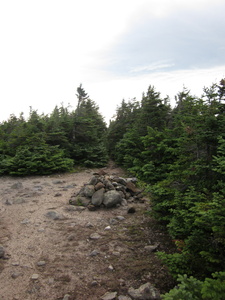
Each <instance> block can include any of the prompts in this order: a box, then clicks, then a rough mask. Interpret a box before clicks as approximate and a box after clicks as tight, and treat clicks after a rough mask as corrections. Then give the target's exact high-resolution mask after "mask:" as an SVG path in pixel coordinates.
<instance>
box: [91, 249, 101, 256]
mask: <svg viewBox="0 0 225 300" xmlns="http://www.w3.org/2000/svg"><path fill="white" fill-rule="evenodd" d="M98 254H99V251H98V250H93V251H91V253H90V256H97V255H98Z"/></svg>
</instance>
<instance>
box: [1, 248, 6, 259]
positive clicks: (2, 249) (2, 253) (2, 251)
mask: <svg viewBox="0 0 225 300" xmlns="http://www.w3.org/2000/svg"><path fill="white" fill-rule="evenodd" d="M4 256H5V249H4V247H3V246H2V245H0V258H3V257H4Z"/></svg>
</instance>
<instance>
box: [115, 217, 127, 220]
mask: <svg viewBox="0 0 225 300" xmlns="http://www.w3.org/2000/svg"><path fill="white" fill-rule="evenodd" d="M116 219H117V220H119V221H123V220H125V218H124V217H123V216H116Z"/></svg>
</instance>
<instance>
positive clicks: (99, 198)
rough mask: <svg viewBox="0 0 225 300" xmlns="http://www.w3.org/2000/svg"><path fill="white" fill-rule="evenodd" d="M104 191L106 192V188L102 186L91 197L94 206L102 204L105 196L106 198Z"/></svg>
mask: <svg viewBox="0 0 225 300" xmlns="http://www.w3.org/2000/svg"><path fill="white" fill-rule="evenodd" d="M104 192H105V189H104V188H101V189H100V190H98V191H96V192H95V193H94V194H93V195H92V198H91V203H92V204H93V205H94V206H100V205H101V204H102V202H103V198H104Z"/></svg>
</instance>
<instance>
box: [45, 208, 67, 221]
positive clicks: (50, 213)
mask: <svg viewBox="0 0 225 300" xmlns="http://www.w3.org/2000/svg"><path fill="white" fill-rule="evenodd" d="M45 216H46V217H47V218H49V219H52V220H62V219H64V217H63V216H62V215H60V214H59V213H57V212H56V211H53V210H50V211H48V212H47V213H46V214H45Z"/></svg>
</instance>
